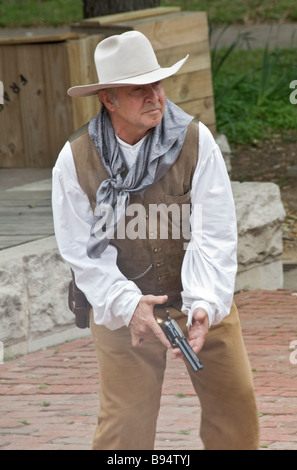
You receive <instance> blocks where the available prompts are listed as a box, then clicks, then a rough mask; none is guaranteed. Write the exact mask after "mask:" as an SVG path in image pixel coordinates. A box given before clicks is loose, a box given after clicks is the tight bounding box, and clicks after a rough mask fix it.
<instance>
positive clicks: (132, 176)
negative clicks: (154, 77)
mask: <svg viewBox="0 0 297 470" xmlns="http://www.w3.org/2000/svg"><path fill="white" fill-rule="evenodd" d="M192 120H193V116H189V115H188V114H186V113H185V112H184V111H182V110H181V109H180V108H179V107H178V106H176V105H175V104H174V103H172V102H171V101H169V100H168V99H166V106H165V112H164V115H163V118H162V121H161V123H160V124H159V125H158V126H156V127H154V128H152V129H151V130H150V131H149V133H148V135H147V136H146V138H145V139H144V141H143V143H142V145H141V148H140V150H139V153H138V157H137V159H136V161H135V163H134V164H133V165H132V167H131V168H130V170H129V171H128V172H127V173H126V174H125V176H123V172H124V171H125V170H126V164H125V160H124V157H123V154H122V152H121V148H120V145H119V143H118V141H117V139H116V136H115V133H114V130H113V126H112V124H111V120H110V117H109V114H108V112H107V110H106V108H105V107H102V108H101V110H100V112H99V114H97V116H95V117H94V119H92V120H91V121H90V123H89V135H90V137H91V139H92V141H93V143H94V145H95V148H96V149H97V150H98V153H99V155H100V157H101V160H102V163H103V165H104V168H105V169H106V171H107V173H108V174H109V176H110V178H108V179H106V180H105V181H103V182H102V183H101V184H100V186H99V188H98V190H97V194H96V208H95V211H94V221H93V224H92V227H91V233H90V238H89V241H88V245H87V252H88V256H89V257H90V258H99V257H100V255H101V253H103V251H104V250H105V249H106V248H107V246H108V244H109V241H110V239H111V238H113V235H114V233H115V229H116V226H117V224H118V223H119V221H120V219H121V218H122V216H123V215H124V214H125V211H126V208H127V206H128V204H129V201H130V194H139V193H142V192H143V191H145V190H146V189H148V188H149V187H151V186H152V185H153V184H155V183H156V182H157V181H159V180H160V179H161V178H162V176H164V175H165V173H166V172H167V171H168V170H169V168H170V167H171V165H173V163H174V162H175V161H176V159H177V158H178V156H179V154H180V151H181V149H182V146H183V143H184V140H185V137H186V133H187V128H188V125H189V124H190V122H191V121H192Z"/></svg>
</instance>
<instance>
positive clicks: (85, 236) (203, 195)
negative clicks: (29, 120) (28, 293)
mask: <svg viewBox="0 0 297 470" xmlns="http://www.w3.org/2000/svg"><path fill="white" fill-rule="evenodd" d="M186 60H187V57H186V58H184V59H183V60H181V61H179V62H178V63H177V64H175V65H173V66H172V67H169V68H161V67H160V65H159V64H158V62H157V59H156V56H155V54H154V51H153V49H152V46H151V44H150V42H149V41H148V40H147V38H146V37H145V36H144V35H142V34H141V33H139V32H136V31H130V32H127V33H124V34H122V35H116V36H112V37H109V38H107V39H105V40H103V41H102V42H100V43H99V44H98V46H97V48H96V51H95V64H96V67H97V72H98V78H99V82H98V83H96V84H92V85H82V86H77V87H73V88H71V89H70V90H69V91H68V93H69V94H70V95H71V96H89V95H93V94H97V93H98V95H99V98H100V100H101V103H102V107H101V111H100V113H99V114H98V115H97V116H95V118H94V119H92V120H91V122H90V123H89V125H88V126H85V127H84V128H82V129H80V130H79V131H78V132H77V133H75V134H74V135H73V136H71V137H70V139H69V141H68V142H67V143H66V144H65V146H64V148H63V149H62V151H61V153H60V155H59V158H58V160H57V163H56V165H55V168H54V170H53V212H54V222H55V232H56V238H57V242H58V246H59V249H60V252H61V255H62V256H63V257H64V259H65V260H66V261H67V262H68V263H69V265H70V266H71V268H72V270H73V272H74V276H75V280H76V283H77V285H78V287H79V288H80V289H81V290H82V291H83V292H84V294H85V295H86V297H87V299H88V301H89V303H90V304H91V305H92V312H91V330H92V334H93V338H94V344H95V348H96V353H97V358H98V364H99V377H100V412H99V417H98V426H97V429H96V432H95V436H94V441H93V448H94V449H117V450H120V449H122V450H123V449H124V450H129V449H133V450H135V449H153V446H154V440H155V432H156V422H157V417H158V412H159V407H160V397H161V388H162V380H163V374H164V369H165V361H166V352H167V349H169V348H170V343H169V341H168V339H167V338H166V336H165V334H164V332H163V331H162V329H161V327H160V325H159V324H158V322H157V320H156V318H161V319H163V320H164V319H165V318H166V311H169V312H170V316H171V317H172V318H174V319H175V320H176V321H177V322H178V323H179V325H180V327H181V328H182V329H183V331H184V332H185V334H188V340H189V343H190V345H191V346H192V348H193V350H194V352H195V353H196V354H198V353H199V358H200V359H201V360H202V363H203V366H204V368H203V370H202V371H198V372H193V371H192V370H191V368H189V369H188V370H189V374H190V377H191V380H192V383H193V386H194V388H195V390H196V392H197V395H198V397H199V399H200V403H201V408H202V420H201V429H200V434H201V438H202V440H203V442H204V445H205V448H206V449H256V448H257V447H258V418H257V409H256V404H255V397H254V391H253V383H252V377H251V372H250V366H249V361H248V359H247V354H246V351H245V348H244V344H243V340H242V336H241V330H240V324H239V320H238V314H237V310H236V307H235V305H234V302H233V290H234V281H235V275H236V243H237V235H236V217H235V209H234V202H233V197H232V192H231V187H230V182H229V178H228V174H227V172H226V168H225V165H224V161H223V158H222V155H221V153H220V151H219V149H218V147H217V145H216V143H215V141H214V139H213V137H212V135H211V134H210V132H209V131H208V130H207V128H206V127H205V126H204V125H203V124H202V123H199V125H197V124H195V123H194V122H193V118H192V117H191V116H189V115H187V114H186V113H184V112H183V111H182V110H181V109H180V108H178V107H177V106H175V105H174V104H173V103H171V102H170V101H169V100H168V99H167V98H166V97H165V92H164V88H163V82H162V80H164V79H165V78H167V77H169V76H171V75H173V74H175V73H176V72H177V71H178V70H179V68H180V67H181V66H182V65H183V64H184V62H185V61H186ZM165 229H167V232H166V230H165ZM178 229H179V231H178ZM190 229H191V233H190V235H189V232H190ZM164 233H165V235H164ZM174 353H175V355H176V356H181V353H180V352H175V350H174Z"/></svg>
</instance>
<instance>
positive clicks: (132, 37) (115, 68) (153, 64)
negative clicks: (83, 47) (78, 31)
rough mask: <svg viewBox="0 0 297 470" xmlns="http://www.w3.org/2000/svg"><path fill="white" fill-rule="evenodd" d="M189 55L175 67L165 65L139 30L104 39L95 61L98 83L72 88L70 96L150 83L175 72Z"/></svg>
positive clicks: (93, 93) (96, 53) (98, 47)
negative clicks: (162, 64)
mask: <svg viewBox="0 0 297 470" xmlns="http://www.w3.org/2000/svg"><path fill="white" fill-rule="evenodd" d="M188 57H189V55H187V56H186V57H185V58H184V59H182V60H180V61H179V62H177V63H176V64H174V65H172V66H171V67H167V68H161V67H160V65H159V64H158V61H157V58H156V56H155V52H154V50H153V48H152V45H151V43H150V41H149V40H148V39H147V38H146V37H145V36H144V34H142V33H140V32H139V31H128V32H126V33H123V34H119V35H115V36H110V37H108V38H106V39H104V40H103V41H101V42H100V43H99V44H98V45H97V47H96V50H95V54H94V60H95V66H96V70H97V74H98V83H93V84H92V85H80V86H74V87H72V88H69V90H68V92H67V93H68V94H69V95H70V96H90V95H95V94H96V93H97V92H98V90H101V89H102V88H113V87H118V86H125V85H146V84H148V83H154V82H158V81H159V80H163V79H165V78H167V77H170V76H171V75H174V74H175V73H176V72H177V71H178V70H179V69H180V68H181V66H182V65H183V64H184V63H185V61H186V60H187V58H188Z"/></svg>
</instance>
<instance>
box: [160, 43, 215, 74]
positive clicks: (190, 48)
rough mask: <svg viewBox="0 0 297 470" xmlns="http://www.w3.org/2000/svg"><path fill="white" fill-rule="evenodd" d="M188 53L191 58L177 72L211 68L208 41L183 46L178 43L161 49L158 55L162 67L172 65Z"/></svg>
mask: <svg viewBox="0 0 297 470" xmlns="http://www.w3.org/2000/svg"><path fill="white" fill-rule="evenodd" d="M187 54H189V58H188V60H187V61H186V62H185V64H184V65H183V66H182V68H181V69H180V70H179V71H178V72H177V73H178V74H180V73H191V72H195V71H198V70H204V69H210V68H211V60H210V54H209V50H208V41H201V42H193V43H190V44H183V45H181V46H180V45H177V46H171V47H168V48H164V49H160V50H159V51H158V52H157V53H156V56H157V59H158V62H159V64H160V65H161V67H171V65H173V64H175V62H177V61H179V60H181V59H183V58H184V57H186V55H187Z"/></svg>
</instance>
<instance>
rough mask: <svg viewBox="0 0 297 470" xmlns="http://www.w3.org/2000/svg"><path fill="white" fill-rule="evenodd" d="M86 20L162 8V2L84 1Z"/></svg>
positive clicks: (128, 0)
mask: <svg viewBox="0 0 297 470" xmlns="http://www.w3.org/2000/svg"><path fill="white" fill-rule="evenodd" d="M83 3H84V18H94V17H95V16H104V15H113V14H114V13H122V12H124V11H134V10H142V9H145V8H154V7H159V6H160V0H83Z"/></svg>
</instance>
